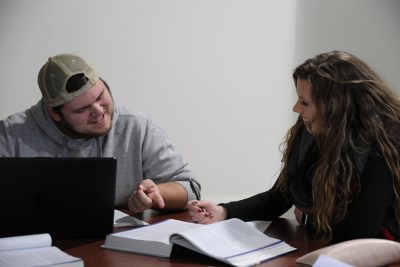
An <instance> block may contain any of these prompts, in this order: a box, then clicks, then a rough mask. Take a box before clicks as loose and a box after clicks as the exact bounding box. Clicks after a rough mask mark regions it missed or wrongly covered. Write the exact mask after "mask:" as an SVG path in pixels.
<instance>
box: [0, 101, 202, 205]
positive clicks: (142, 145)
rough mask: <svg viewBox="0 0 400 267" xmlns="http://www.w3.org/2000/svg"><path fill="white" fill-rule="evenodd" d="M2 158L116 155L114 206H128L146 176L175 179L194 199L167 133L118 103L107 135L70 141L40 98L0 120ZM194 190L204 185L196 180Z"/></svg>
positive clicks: (186, 173)
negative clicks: (22, 109) (134, 191)
mask: <svg viewBox="0 0 400 267" xmlns="http://www.w3.org/2000/svg"><path fill="white" fill-rule="evenodd" d="M0 157H114V158H116V159H117V187H116V199H115V205H116V207H126V206H127V201H128V198H129V197H130V196H131V194H132V192H133V190H135V188H136V186H137V184H138V183H140V181H141V180H142V179H152V180H153V181H154V182H155V183H163V182H168V181H177V182H178V183H180V184H181V185H182V186H183V187H184V188H185V189H186V192H187V193H188V200H192V199H195V194H194V193H193V191H192V190H191V187H190V183H189V181H188V179H189V178H194V177H193V173H192V172H191V171H190V170H189V169H188V168H187V163H186V162H184V161H183V159H182V157H181V155H180V154H179V153H178V152H177V150H176V149H175V148H174V146H173V145H172V144H171V142H170V140H169V139H168V137H167V136H166V134H165V133H164V131H163V130H162V129H161V128H160V127H158V126H157V125H155V124H154V122H152V121H151V120H150V119H148V118H147V117H146V116H144V115H143V114H139V113H132V112H128V111H127V110H126V109H124V108H120V107H118V106H117V105H115V111H114V116H113V126H112V128H111V130H110V131H109V132H108V133H107V134H106V135H104V136H101V137H96V138H85V139H72V138H70V137H68V136H67V135H65V134H64V133H63V132H62V131H61V130H60V129H59V128H58V127H57V126H56V124H55V123H54V122H53V120H52V119H51V117H50V116H49V114H48V113H47V110H46V107H45V104H44V103H43V102H42V101H39V102H38V103H37V104H36V105H34V106H32V107H31V108H29V109H27V110H26V111H24V112H19V113H16V114H13V115H11V116H9V117H8V118H7V119H5V120H2V121H0ZM196 189H199V190H200V184H199V183H197V182H196Z"/></svg>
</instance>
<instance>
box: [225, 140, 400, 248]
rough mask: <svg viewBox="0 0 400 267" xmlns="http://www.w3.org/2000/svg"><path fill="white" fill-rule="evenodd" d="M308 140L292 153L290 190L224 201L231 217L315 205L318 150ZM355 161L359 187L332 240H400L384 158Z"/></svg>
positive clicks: (262, 216) (260, 216) (271, 215)
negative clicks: (314, 178) (313, 176)
mask: <svg viewBox="0 0 400 267" xmlns="http://www.w3.org/2000/svg"><path fill="white" fill-rule="evenodd" d="M303 136H304V133H303ZM298 139H299V138H298ZM302 139H304V138H303V137H302ZM298 141H299V140H298ZM307 142H308V144H304V143H306V142H304V140H302V141H300V143H299V144H298V149H295V151H296V152H295V153H294V154H296V155H291V156H290V159H289V179H288V190H287V192H285V193H281V192H280V191H278V190H274V187H273V188H272V189H271V190H269V191H266V192H263V193H260V194H257V195H255V196H252V197H249V198H247V199H243V200H240V201H234V202H230V203H226V204H222V205H223V206H224V207H225V208H226V210H227V213H228V218H240V219H242V220H245V221H250V220H273V219H275V218H277V217H279V216H281V215H282V214H283V213H285V212H286V211H288V210H289V209H290V208H291V207H292V206H293V205H295V206H297V207H302V208H310V207H312V194H311V186H312V185H311V179H312V174H313V173H314V166H315V163H316V162H317V160H318V159H319V151H318V150H317V149H316V145H315V144H314V143H313V142H310V141H307ZM355 165H356V166H357V169H358V171H359V172H360V173H361V175H360V188H359V190H358V193H356V194H355V195H354V198H353V200H352V201H351V202H350V203H349V204H348V210H347V213H346V215H345V217H344V218H343V220H341V221H340V222H338V223H337V224H335V225H333V228H332V230H333V240H332V241H333V242H339V241H344V240H349V239H356V238H385V239H393V240H399V226H398V225H397V224H396V221H395V194H394V189H393V178H392V174H391V172H390V170H389V169H388V167H387V166H386V163H385V161H384V159H383V158H382V157H381V156H380V155H379V154H377V153H369V154H368V155H362V156H355ZM307 229H308V230H309V231H310V232H311V233H313V229H314V227H313V225H312V220H308V223H307Z"/></svg>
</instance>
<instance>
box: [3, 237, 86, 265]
mask: <svg viewBox="0 0 400 267" xmlns="http://www.w3.org/2000/svg"><path fill="white" fill-rule="evenodd" d="M0 266H7V267H30V266H55V267H83V266H84V264H83V261H82V260H81V259H80V258H77V257H73V256H71V255H69V254H67V253H65V252H63V251H62V250H60V249H59V248H57V247H54V246H52V245H51V237H50V235H49V234H35V235H24V236H14V237H4V238H0Z"/></svg>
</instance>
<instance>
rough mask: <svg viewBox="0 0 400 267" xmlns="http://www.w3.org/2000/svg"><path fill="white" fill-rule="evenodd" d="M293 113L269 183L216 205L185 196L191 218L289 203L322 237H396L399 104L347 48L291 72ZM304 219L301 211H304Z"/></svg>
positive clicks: (208, 219)
mask: <svg viewBox="0 0 400 267" xmlns="http://www.w3.org/2000/svg"><path fill="white" fill-rule="evenodd" d="M293 78H294V83H295V85H296V90H297V94H298V100H297V102H296V104H295V106H294V107H293V110H294V111H295V112H297V113H299V117H298V120H297V122H296V123H295V124H294V125H293V126H292V127H291V128H290V129H289V131H288V134H287V137H286V141H285V143H284V153H283V160H282V162H283V166H282V170H281V173H280V175H279V177H278V179H277V181H276V183H275V184H274V186H273V187H272V189H271V190H269V191H266V192H263V193H260V194H258V195H255V196H252V197H250V198H247V199H243V200H240V201H235V202H230V203H226V204H220V205H215V204H213V203H211V202H209V201H206V200H200V201H192V202H189V203H188V205H187V207H188V210H189V214H190V215H191V216H192V219H193V221H195V222H198V223H203V224H208V223H212V222H216V221H220V220H224V219H228V218H233V217H236V218H240V219H242V220H273V219H275V218H277V217H279V216H280V215H282V214H283V213H285V212H286V211H287V210H288V209H290V208H291V207H292V206H293V205H295V207H296V209H295V214H296V219H297V220H298V221H299V220H300V214H301V213H304V214H306V215H308V220H307V222H306V223H305V225H306V228H307V230H308V231H309V232H310V233H312V236H313V237H314V238H316V239H317V240H321V241H323V242H326V243H328V242H339V241H344V240H349V239H355V238H386V239H392V240H399V237H400V228H399V221H400V220H399V219H400V206H399V200H400V155H399V153H398V152H399V145H400V103H399V101H398V99H397V96H396V94H395V93H394V92H393V91H392V89H391V88H390V87H389V86H388V84H387V83H385V82H384V81H383V80H382V78H381V77H379V75H378V74H377V73H375V72H374V71H373V70H372V69H371V68H370V67H369V66H368V65H367V64H366V63H364V62H363V61H361V60H360V59H358V58H356V57H355V56H354V55H352V54H349V53H346V52H338V51H333V52H329V53H324V54H320V55H317V56H315V57H314V58H312V59H308V60H306V61H305V62H304V63H303V64H301V65H300V66H298V67H297V68H296V69H295V71H294V73H293ZM302 217H303V218H304V216H302Z"/></svg>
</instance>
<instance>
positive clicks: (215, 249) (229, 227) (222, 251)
mask: <svg viewBox="0 0 400 267" xmlns="http://www.w3.org/2000/svg"><path fill="white" fill-rule="evenodd" d="M179 232H180V233H179V234H177V235H178V236H182V237H183V238H185V239H186V240H188V241H189V242H190V243H191V244H192V245H193V244H194V245H195V247H197V249H200V250H201V251H203V252H204V253H206V254H208V255H210V256H213V257H216V258H229V257H234V256H237V255H240V254H242V253H248V252H251V251H254V250H256V249H261V248H263V247H268V246H272V245H274V244H277V243H280V242H282V241H280V240H278V239H275V238H271V237H268V236H267V235H265V234H263V233H261V232H260V231H258V230H257V229H256V228H254V227H252V226H250V225H248V224H246V223H245V222H243V221H240V220H237V219H230V220H226V221H221V222H218V223H214V224H209V225H203V226H201V227H197V228H193V229H190V230H187V231H183V230H182V231H179ZM174 238H175V237H173V238H172V240H173V242H174V243H178V242H175V241H174Z"/></svg>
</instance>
